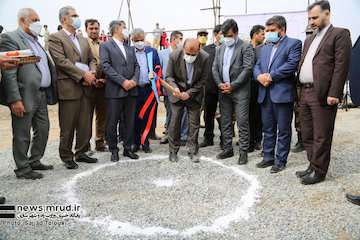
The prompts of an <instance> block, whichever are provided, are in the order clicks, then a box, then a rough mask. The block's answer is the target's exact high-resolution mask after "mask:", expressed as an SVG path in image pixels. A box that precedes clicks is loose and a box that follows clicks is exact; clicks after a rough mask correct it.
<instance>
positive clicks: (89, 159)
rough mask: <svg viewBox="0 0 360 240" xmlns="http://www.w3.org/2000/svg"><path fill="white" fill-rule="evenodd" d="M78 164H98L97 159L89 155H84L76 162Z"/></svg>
mask: <svg viewBox="0 0 360 240" xmlns="http://www.w3.org/2000/svg"><path fill="white" fill-rule="evenodd" d="M75 161H76V162H84V163H97V161H98V160H97V158H92V157H89V156H88V155H85V154H84V155H82V156H80V157H79V158H78V159H76V160H75Z"/></svg>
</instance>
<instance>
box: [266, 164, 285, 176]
mask: <svg viewBox="0 0 360 240" xmlns="http://www.w3.org/2000/svg"><path fill="white" fill-rule="evenodd" d="M285 168H286V166H285V165H280V166H277V165H274V166H272V167H271V169H270V173H271V174H274V173H279V172H281V171H283V170H284V169H285Z"/></svg>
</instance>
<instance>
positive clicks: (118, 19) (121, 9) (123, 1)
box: [117, 0, 124, 20]
mask: <svg viewBox="0 0 360 240" xmlns="http://www.w3.org/2000/svg"><path fill="white" fill-rule="evenodd" d="M123 3H124V0H122V1H121V5H120V9H119V14H118V17H117V19H118V20H120V15H121V10H122V7H123Z"/></svg>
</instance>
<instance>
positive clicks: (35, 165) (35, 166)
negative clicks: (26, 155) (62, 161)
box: [30, 163, 54, 171]
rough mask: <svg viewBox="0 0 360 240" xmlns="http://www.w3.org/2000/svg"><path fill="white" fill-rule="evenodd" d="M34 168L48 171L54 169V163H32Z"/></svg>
mask: <svg viewBox="0 0 360 240" xmlns="http://www.w3.org/2000/svg"><path fill="white" fill-rule="evenodd" d="M30 167H31V169H32V170H38V171H46V170H52V169H54V167H53V165H45V164H42V163H35V164H31V165H30Z"/></svg>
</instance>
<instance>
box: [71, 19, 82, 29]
mask: <svg viewBox="0 0 360 240" xmlns="http://www.w3.org/2000/svg"><path fill="white" fill-rule="evenodd" d="M72 21H73V22H72V26H73V27H74V28H75V29H79V28H80V27H81V20H80V18H79V17H73V18H72Z"/></svg>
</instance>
